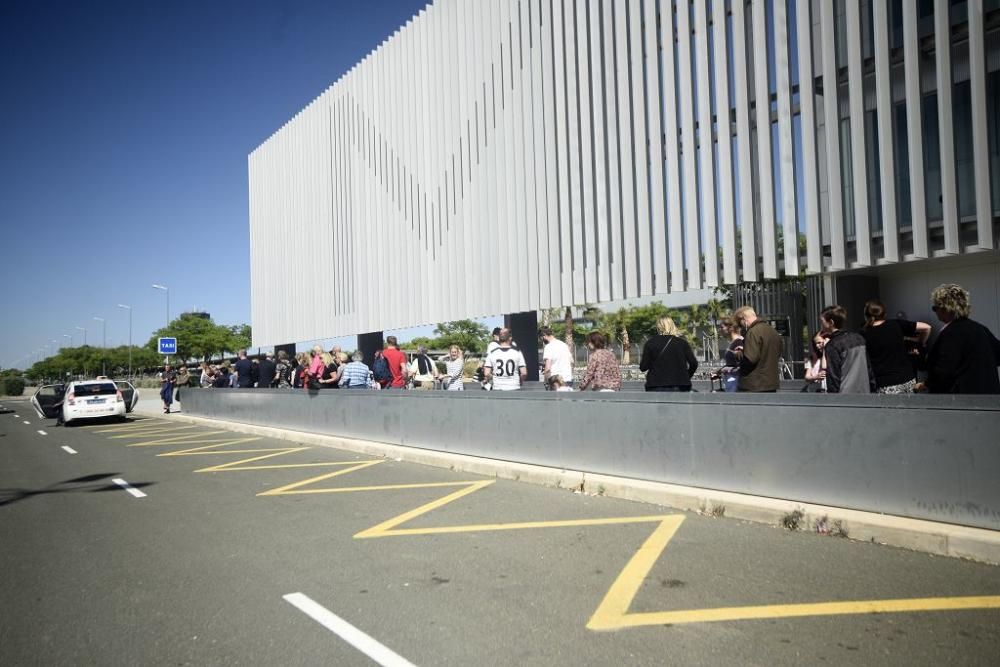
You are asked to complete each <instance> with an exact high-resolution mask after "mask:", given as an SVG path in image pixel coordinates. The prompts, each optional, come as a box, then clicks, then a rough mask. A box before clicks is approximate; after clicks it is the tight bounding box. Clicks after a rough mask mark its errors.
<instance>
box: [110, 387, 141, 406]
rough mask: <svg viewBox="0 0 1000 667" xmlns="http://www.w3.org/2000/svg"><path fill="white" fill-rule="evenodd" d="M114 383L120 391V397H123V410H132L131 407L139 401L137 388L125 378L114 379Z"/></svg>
mask: <svg viewBox="0 0 1000 667" xmlns="http://www.w3.org/2000/svg"><path fill="white" fill-rule="evenodd" d="M115 384H116V385H117V386H118V389H119V390H120V391H121V392H122V398H123V399H125V412H132V408H134V407H135V404H136V403H138V402H139V390H138V389H136V388H135V387H134V386H132V383H131V382H128V381H126V380H115Z"/></svg>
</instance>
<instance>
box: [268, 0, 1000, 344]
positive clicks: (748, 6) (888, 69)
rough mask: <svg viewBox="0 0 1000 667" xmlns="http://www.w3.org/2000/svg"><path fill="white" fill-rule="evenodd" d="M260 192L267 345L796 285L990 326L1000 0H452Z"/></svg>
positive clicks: (355, 84) (271, 158)
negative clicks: (938, 297)
mask: <svg viewBox="0 0 1000 667" xmlns="http://www.w3.org/2000/svg"><path fill="white" fill-rule="evenodd" d="M939 45H944V46H943V48H939ZM760 128H767V131H764V132H762V131H760ZM831 128H835V131H830V129H831ZM249 184H250V233H251V266H252V322H253V332H254V345H255V346H258V345H260V346H264V345H273V344H280V343H287V342H291V341H305V340H313V339H319V338H330V337H335V336H343V335H353V334H358V333H363V332H372V331H382V330H385V329H395V328H403V327H411V326H417V325H422V324H433V323H438V322H443V321H448V320H455V319H461V318H471V317H480V316H488V315H497V314H504V313H518V312H523V311H533V310H538V309H544V308H550V307H557V306H563V305H580V304H585V303H592V304H594V303H603V302H608V301H613V300H620V299H627V298H635V297H640V296H648V295H657V294H670V293H676V292H685V291H689V290H695V289H701V288H704V287H712V286H716V285H720V284H723V283H725V284H735V283H739V282H742V281H758V280H764V279H774V278H781V277H783V276H802V275H814V276H821V277H822V279H823V285H824V288H825V295H826V296H827V298H828V300H829V301H831V302H832V301H834V300H840V301H842V302H845V304H846V303H851V304H855V303H856V302H859V301H860V302H863V298H869V297H877V296H881V297H882V298H883V300H885V301H886V303H887V306H888V307H889V309H890V311H891V312H895V311H896V310H906V311H907V313H908V314H909V316H910V317H911V318H918V319H928V318H929V317H930V314H929V309H928V307H927V298H928V296H927V295H928V292H929V290H930V288H932V287H934V286H935V285H937V284H938V283H940V282H959V283H962V284H963V285H964V286H966V287H967V288H969V289H970V291H972V293H973V295H972V296H973V304H974V309H975V312H974V317H976V319H979V320H980V321H983V322H984V323H985V324H987V325H988V326H990V327H991V328H993V329H994V331H996V330H998V329H1000V254H998V253H997V251H996V248H997V235H998V230H1000V227H998V224H997V218H996V216H997V214H998V213H1000V0H969V1H967V2H966V1H962V2H955V1H949V0H920V1H917V0H798V1H796V0H752V1H745V0H711V1H710V0H693V1H691V0H436V1H435V2H434V3H433V4H432V5H429V6H428V7H427V8H426V9H425V10H423V11H421V12H420V13H419V14H418V15H417V16H415V17H414V18H413V19H412V20H411V21H409V22H408V23H407V24H406V25H405V26H403V27H402V28H400V29H399V30H398V31H397V32H396V33H395V34H394V35H393V36H392V37H391V38H389V39H388V40H386V41H385V42H384V43H383V44H382V45H380V46H379V47H378V48H377V49H375V50H374V51H373V52H372V53H371V54H370V55H369V56H368V57H366V58H365V59H364V60H362V61H361V62H360V63H358V64H357V65H356V66H355V67H353V68H352V69H351V70H350V71H349V72H347V73H346V74H344V75H343V76H342V77H341V78H340V79H339V80H338V81H337V82H336V83H335V84H334V85H332V86H331V87H330V88H329V89H327V90H326V91H325V92H323V93H322V94H321V95H320V96H319V97H318V98H317V99H316V100H315V101H314V102H312V103H311V104H310V105H309V106H307V107H306V108H305V109H303V110H302V111H301V112H299V113H298V114H297V115H296V116H295V117H294V118H293V119H291V120H290V121H289V122H288V123H287V124H286V125H285V126H283V127H282V128H281V129H280V130H279V131H278V132H276V133H275V134H274V135H273V136H272V137H271V138H269V139H268V140H267V141H266V142H264V143H263V144H262V145H261V146H260V147H258V148H257V149H256V150H255V151H254V152H253V153H251V155H250V156H249ZM292 247H294V248H297V249H298V250H299V252H294V253H292V254H291V256H290V253H289V251H288V248H292ZM853 314H854V312H853V310H852V315H853Z"/></svg>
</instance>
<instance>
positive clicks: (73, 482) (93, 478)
mask: <svg viewBox="0 0 1000 667" xmlns="http://www.w3.org/2000/svg"><path fill="white" fill-rule="evenodd" d="M120 474H121V473H117V472H101V473H94V474H92V475H84V476H83V477H74V478H73V479H67V480H65V481H63V482H56V483H55V484H50V485H49V486H46V487H43V488H41V489H0V507H2V506H4V505H11V504H13V503H16V502H19V501H21V500H26V499H28V498H31V497H33V496H41V495H46V494H51V493H97V492H102V491H121V490H122V488H121V487H120V486H118V485H117V484H96V483H95V484H91V483H90V482H100V481H101V480H104V479H109V478H111V477H114V476H115V475H120ZM153 484H155V482H129V486H131V487H132V488H134V489H142V488H145V487H147V486H152V485H153Z"/></svg>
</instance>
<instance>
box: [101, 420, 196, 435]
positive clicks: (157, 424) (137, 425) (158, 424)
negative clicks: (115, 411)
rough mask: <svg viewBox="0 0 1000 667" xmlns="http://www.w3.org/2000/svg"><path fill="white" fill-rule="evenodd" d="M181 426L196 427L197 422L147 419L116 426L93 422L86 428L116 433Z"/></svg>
mask: <svg viewBox="0 0 1000 667" xmlns="http://www.w3.org/2000/svg"><path fill="white" fill-rule="evenodd" d="M182 426H183V427H187V428H196V427H197V424H178V423H177V422H168V421H163V420H159V419H148V420H142V421H140V422H132V423H129V424H119V425H117V426H102V425H100V424H94V425H93V426H88V427H87V428H94V429H97V430H96V431H95V433H116V432H120V431H142V430H148V429H157V428H180V427H182Z"/></svg>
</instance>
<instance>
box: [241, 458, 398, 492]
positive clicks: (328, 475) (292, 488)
mask: <svg viewBox="0 0 1000 667" xmlns="http://www.w3.org/2000/svg"><path fill="white" fill-rule="evenodd" d="M382 462H383V459H378V460H374V461H361V462H360V463H355V465H352V466H351V467H349V468H345V469H343V470H335V471H334V472H330V473H326V474H325V475H319V476H318V477H310V478H309V479H304V480H302V481H301V482H294V483H292V484H286V485H285V486H279V487H278V488H276V489H270V490H268V491H263V492H261V493H258V494H257V495H258V496H283V495H296V494H305V493H323V492H324V490H323V489H311V490H306V491H295V489H298V488H299V487H302V486H306V485H308V484H314V483H316V482H321V481H323V480H324V479H330V478H331V477H340V476H341V475H346V474H348V473H352V472H354V471H355V470H363V469H365V468H370V467H371V466H374V465H378V464H379V463H382ZM351 463H354V462H353V461H352V462H351Z"/></svg>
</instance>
